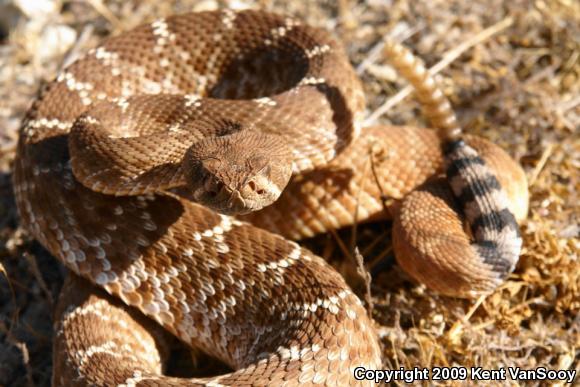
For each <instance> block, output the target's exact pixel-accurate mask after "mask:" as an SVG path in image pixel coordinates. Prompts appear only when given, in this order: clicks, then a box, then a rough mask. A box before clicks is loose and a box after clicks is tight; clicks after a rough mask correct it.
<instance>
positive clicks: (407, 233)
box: [15, 11, 527, 386]
mask: <svg viewBox="0 0 580 387" xmlns="http://www.w3.org/2000/svg"><path fill="white" fill-rule="evenodd" d="M155 94H162V95H160V96H159V95H157V96H155V97H153V96H152V95H155ZM205 97H211V98H209V99H208V98H205ZM363 102H364V98H363V95H362V92H361V89H360V85H359V82H358V80H357V79H356V77H355V76H354V74H353V71H352V69H351V68H350V65H349V64H348V60H347V59H346V57H345V55H344V53H343V51H342V49H341V48H340V46H339V45H338V44H337V43H336V42H335V41H334V40H333V39H332V38H330V37H329V36H328V34H327V33H325V32H323V31H320V30H317V29H314V28H310V27H308V26H303V25H300V23H298V22H296V21H294V20H293V19H289V18H284V17H280V16H276V15H271V14H267V13H263V12H257V11H244V12H239V13H234V12H231V11H225V12H207V13H200V14H189V15H183V16H175V17H172V18H168V19H163V20H158V21H156V22H154V23H152V24H150V25H144V26H142V27H139V28H137V29H135V30H133V31H131V32H128V33H126V34H123V35H121V36H119V37H116V38H112V39H109V40H108V41H107V42H105V43H104V44H103V45H102V46H100V47H99V48H97V49H95V50H92V51H90V52H89V53H88V54H87V55H86V56H84V57H83V58H81V59H80V60H78V61H77V62H75V63H74V64H73V65H72V66H70V67H69V68H67V69H65V70H64V71H63V73H62V74H60V75H59V77H58V78H57V79H56V80H55V81H54V82H52V83H50V84H49V85H48V86H47V87H46V88H45V89H44V90H43V91H42V92H41V95H40V97H39V98H38V100H37V101H36V102H35V103H34V104H33V106H32V108H31V109H30V110H29V113H28V115H27V117H26V119H25V121H24V123H23V125H22V130H21V134H20V142H19V147H18V155H17V160H16V163H15V193H16V198H17V203H18V208H19V211H20V215H21V218H22V221H23V223H24V225H25V226H26V227H27V228H28V229H29V230H30V232H31V233H32V234H33V235H34V237H35V238H36V239H38V241H39V242H40V243H41V244H42V245H43V246H45V247H46V248H47V249H48V250H49V251H50V252H51V253H52V254H53V255H55V256H56V257H58V258H59V259H60V260H61V262H63V263H64V264H65V265H66V266H67V267H68V268H69V269H70V270H71V271H73V272H74V273H75V274H76V275H75V276H70V278H69V279H68V280H67V282H66V283H65V286H64V288H63V295H62V297H61V301H60V303H59V307H58V311H57V317H58V318H57V321H58V322H57V338H56V343H55V350H54V353H55V355H54V363H55V370H54V383H55V384H56V385H87V384H89V385H114V384H118V385H125V386H130V385H181V384H188V385H196V384H199V385H214V386H218V385H236V386H240V385H284V384H286V385H297V384H301V383H303V384H326V385H338V386H343V385H355V384H369V383H370V382H368V381H358V380H356V379H355V378H354V377H353V371H354V369H355V368H356V367H361V366H362V367H365V368H380V366H381V363H380V360H381V357H380V348H379V344H378V340H377V338H376V336H375V333H374V330H373V328H372V324H371V321H370V319H369V317H368V316H367V314H366V312H365V310H364V308H363V307H362V305H361V302H360V301H359V299H358V298H357V296H356V295H354V294H353V293H352V292H351V291H350V290H349V288H348V286H347V285H346V284H345V282H344V280H343V279H342V278H341V276H340V275H339V274H338V273H336V272H335V271H334V270H333V269H332V268H331V267H330V266H329V265H328V264H327V263H325V262H324V261H323V260H322V259H321V258H319V257H316V256H315V255H313V254H312V253H310V252H309V251H308V250H306V249H304V248H301V247H300V246H299V245H298V244H296V243H295V242H291V241H289V240H286V239H284V238H283V237H282V236H278V235H276V234H273V233H271V232H269V231H264V230H262V229H260V228H258V227H255V226H252V225H250V224H249V223H246V222H245V221H242V220H238V219H236V218H232V217H230V216H226V215H221V214H218V213H216V212H214V211H212V210H210V209H208V208H206V207H204V206H202V205H200V204H197V203H194V202H192V200H190V199H189V197H190V196H192V197H193V199H195V200H198V201H202V202H204V203H207V204H208V205H210V206H213V207H214V208H217V209H219V210H221V211H223V212H234V213H235V212H238V213H239V212H247V211H245V210H244V209H242V207H243V206H246V207H247V208H249V210H256V209H258V208H261V207H263V206H265V205H267V204H269V203H270V202H272V201H274V200H275V199H276V198H277V197H278V195H279V194H280V192H279V191H282V189H283V188H284V186H285V184H286V183H287V181H288V179H289V178H290V175H292V174H295V175H296V174H298V173H303V175H302V176H299V177H297V178H295V179H294V181H293V182H292V183H291V184H290V186H289V187H288V188H287V189H286V190H285V191H284V193H283V194H282V195H281V197H280V199H279V200H278V201H276V203H275V204H274V205H273V206H270V207H267V208H265V209H264V210H262V211H259V212H253V213H252V214H250V215H247V218H246V219H248V220H251V221H252V222H254V223H256V224H259V225H262V226H264V227H267V228H270V229H271V230H272V231H275V232H278V233H281V234H283V235H286V236H288V237H293V238H300V237H304V236H309V235H313V234H316V233H319V232H323V231H325V230H327V229H329V228H331V227H340V226H344V225H346V224H349V223H351V222H353V221H354V220H359V221H365V220H376V219H379V218H381V217H384V216H387V215H388V214H385V213H384V211H383V208H382V205H381V201H380V194H381V192H380V191H379V190H378V188H377V185H376V184H374V185H373V183H372V181H371V180H370V179H369V181H367V182H362V180H361V173H362V171H363V170H364V168H362V167H361V166H362V165H363V164H364V163H365V162H368V160H369V154H370V155H373V157H378V169H379V173H378V180H379V183H380V184H379V186H382V189H383V191H384V192H383V193H386V194H388V195H390V196H391V197H394V198H395V199H402V198H403V197H405V195H407V194H408V193H409V192H410V191H411V190H413V189H414V188H415V187H417V186H418V185H421V184H422V183H424V182H425V181H426V180H427V179H429V178H430V177H431V176H433V175H436V174H437V173H440V172H441V170H442V167H443V164H442V160H443V155H442V153H441V147H442V144H441V141H442V140H443V141H444V142H445V141H447V142H446V152H447V159H448V160H451V162H450V163H449V164H448V165H447V172H448V176H449V177H450V178H451V187H452V189H453V191H454V192H455V194H456V195H457V196H459V197H460V199H462V201H463V204H464V208H465V210H466V215H467V220H468V222H469V223H470V224H471V225H472V228H473V230H474V234H475V239H476V241H477V243H476V244H471V243H470V239H469V238H468V237H467V236H466V235H465V233H464V231H463V227H462V223H461V219H460V218H459V217H458V216H457V215H456V212H455V210H454V209H453V205H450V204H448V203H450V202H451V201H452V198H451V196H450V193H449V190H448V189H447V188H445V187H446V186H445V185H441V184H439V185H434V186H433V185H430V186H425V187H424V188H423V189H422V190H419V191H416V192H415V193H413V194H410V195H407V196H406V199H405V200H404V201H403V202H402V203H401V204H400V205H397V206H396V208H393V211H392V212H393V213H395V214H397V216H398V217H397V218H396V222H395V232H396V235H399V236H400V238H399V239H398V241H395V248H396V250H397V258H398V259H399V261H400V263H401V265H402V266H403V267H404V268H406V269H407V270H408V271H410V273H411V274H412V275H413V276H414V277H416V278H418V279H419V280H423V281H425V282H426V283H427V284H428V285H429V286H430V287H432V288H435V289H436V290H439V291H441V292H443V293H446V294H451V295H459V296H472V295H474V294H479V293H482V292H488V291H490V290H492V289H493V288H494V287H495V286H497V285H498V284H499V283H500V282H501V281H502V280H503V279H504V278H505V276H506V275H507V274H508V273H509V272H510V271H511V270H512V269H513V266H514V265H515V261H516V260H517V255H518V252H519V244H518V243H519V242H518V241H519V237H518V236H517V232H516V231H517V230H516V229H517V226H515V223H514V220H513V216H511V212H510V211H508V210H507V209H506V203H504V202H505V198H504V197H503V196H502V195H503V194H502V193H501V192H502V191H501V190H500V188H499V183H498V182H497V180H495V178H493V175H491V174H490V173H489V171H488V170H487V167H485V165H484V164H482V162H481V159H479V157H478V156H477V154H476V153H475V151H473V150H472V149H471V148H469V147H467V146H465V145H464V143H463V142H462V141H461V140H460V139H459V137H458V136H457V135H456V132H454V131H453V130H452V129H453V128H452V127H451V126H449V125H448V126H447V127H445V125H439V126H441V127H444V129H443V130H442V131H440V133H439V135H437V134H435V133H434V132H430V131H426V130H419V129H414V128H388V127H375V128H367V129H364V135H363V136H361V137H360V139H359V140H357V141H355V142H354V143H353V144H352V145H350V146H348V145H349V144H350V143H351V142H352V140H353V139H354V138H355V137H356V136H357V134H358V127H357V120H358V119H359V118H360V115H361V111H362V109H363V107H364V106H363V105H364V103H363ZM432 113H433V112H432ZM435 113H436V112H435ZM435 113H433V114H432V116H436V114H435ZM441 114H442V115H440V117H443V116H444V114H443V113H441ZM441 133H443V135H442V134H441ZM240 138H241V141H240V142H237V141H236V140H239V139H240ZM470 143H471V145H473V146H474V148H476V149H477V150H478V151H479V152H480V154H481V155H482V157H484V158H485V159H486V160H487V163H488V165H489V166H490V167H491V169H492V170H498V169H501V170H502V173H501V174H498V178H499V181H500V182H501V183H502V185H503V186H504V188H505V189H506V191H507V193H508V197H509V198H510V199H511V201H512V203H515V204H512V205H510V208H511V209H512V211H514V212H515V213H516V215H519V216H520V217H521V216H523V215H525V211H526V204H525V203H526V200H527V196H525V195H527V193H526V190H525V178H523V174H522V172H521V170H520V169H519V168H518V167H517V166H516V165H515V163H514V162H513V161H511V160H510V159H509V157H507V155H505V153H503V152H501V151H500V150H498V149H497V148H496V147H494V146H492V145H490V144H488V143H486V142H484V141H482V140H477V139H472V140H471V139H470ZM200 144H202V145H200ZM345 148H346V150H344V149H345ZM207 149H214V151H212V152H214V153H211V152H210V153H207ZM403 149H404V151H402V150H403ZM268 150H269V151H271V153H272V154H274V156H276V157H272V159H276V160H272V161H273V162H277V161H278V159H279V160H280V161H281V164H280V165H281V166H280V167H279V168H278V169H276V168H274V167H270V166H269V165H265V164H263V159H264V157H266V158H267V156H268V153H267V152H268ZM278 150H279V151H278ZM250 151H255V152H257V153H258V156H260V157H257V156H255V153H252V154H251V155H250V156H248V155H246V154H245V152H250ZM272 151H273V152H272ZM204 152H205V153H204ZM220 152H222V153H220ZM237 152H241V153H242V155H241V156H239V155H238V153H237ZM259 152H266V153H264V154H259ZM397 152H401V154H398V153H397ZM337 154H339V156H338V157H336V158H334V157H335V155H337ZM224 155H225V156H224ZM231 155H235V157H233V156H232V157H231V158H230V159H227V160H226V159H220V157H230V156H231ZM238 156H239V157H238ZM277 156H280V157H277ZM333 158H334V159H333ZM331 159H333V160H332V161H330V160H331ZM111 160H113V161H111ZM208 160H209V161H208ZM215 160H219V162H216V161H215ZM240 160H244V161H243V162H242V161H240ZM248 160H249V161H248ZM453 160H455V161H453ZM216 164H218V166H216ZM240 165H241V166H242V167H240ZM235 166H237V167H235ZM244 166H245V167H244ZM234 167H235V168H234ZM238 167H239V168H238ZM232 168H233V169H232ZM236 168H238V169H236ZM192 170H195V171H197V172H195V173H193V172H191V171H192ZM224 170H225V172H224ZM280 171H281V172H280ZM466 171H467V172H466ZM202 172H203V173H202ZM210 172H211V173H214V174H216V175H219V176H217V177H218V178H219V179H221V180H220V181H219V182H216V181H211V180H208V179H210V178H208V173H210ZM240 176H241V177H240ZM462 176H463V177H462ZM465 176H467V177H465ZM482 179H483V180H485V184H483V185H482V184H480V183H479V182H481V181H483V180H482ZM199 180H201V181H202V182H201V183H200V181H199ZM186 184H189V189H188V190H186V191H187V192H186V193H185V194H183V192H182V190H179V191H176V190H174V189H173V188H176V189H177V188H179V187H181V188H183V186H184V185H186ZM468 186H475V190H473V189H472V190H468V189H466V187H468ZM433 187H435V188H433ZM208 193H209V195H207V194H208ZM264 197H265V199H264ZM490 197H491V199H490ZM355 198H356V200H355ZM492 199H493V200H492ZM496 199H497V200H496ZM490 200H491V201H490ZM494 200H495V201H494ZM518 201H519V202H520V203H524V204H523V205H522V204H519V205H518V204H517V202H518ZM252 203H258V204H257V205H254V204H252ZM474 203H475V204H474ZM490 203H491V204H490ZM498 203H499V204H498ZM502 206H503V207H502ZM355 208H357V209H358V210H357V211H358V212H357V213H358V217H357V219H354V218H353V215H352V214H353V213H354V209H355ZM510 216H511V217H510ZM434 224H436V225H437V226H438V227H436V228H437V229H438V230H436V231H437V232H433V225H434ZM439 228H441V229H442V230H439ZM441 235H443V236H441ZM506 246H507V247H506ZM441 257H443V258H441ZM457 257H459V258H457ZM425 259H431V260H432V261H431V262H430V263H427V264H426V263H425V261H424V260H425ZM81 277H82V278H84V279H81ZM87 280H88V281H87ZM97 287H100V288H102V289H105V290H106V292H104V291H102V290H99V289H98V288H97ZM111 295H113V296H115V297H117V298H118V299H120V300H122V302H121V301H119V300H116V299H115V298H113V297H111ZM125 305H129V306H132V307H135V308H136V309H135V310H133V309H131V308H127V307H126V306H125ZM137 310H138V311H137ZM139 311H140V312H139ZM140 313H143V314H144V315H146V316H148V317H149V318H152V319H153V320H155V321H156V322H157V323H159V324H160V325H161V326H163V327H164V328H165V329H166V330H168V331H169V332H171V333H172V334H173V335H175V336H177V337H178V338H179V339H181V340H182V341H184V342H186V343H188V344H191V345H192V346H195V347H199V348H201V349H202V350H203V351H205V352H207V353H209V354H211V355H213V356H215V357H217V358H219V359H221V360H223V361H224V362H225V363H227V364H228V365H230V366H231V367H232V368H233V369H234V370H235V371H233V372H231V373H229V374H226V375H222V376H219V377H216V378H199V379H188V380H185V379H179V378H171V377H166V376H163V375H162V371H163V369H162V367H163V366H162V364H163V359H164V357H165V356H166V352H167V351H166V348H165V347H164V344H163V343H162V341H161V335H160V334H159V332H158V327H156V326H155V324H154V323H152V322H151V321H149V320H147V319H146V318H144V317H143V316H142V315H141V314H140Z"/></svg>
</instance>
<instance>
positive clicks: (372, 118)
mask: <svg viewBox="0 0 580 387" xmlns="http://www.w3.org/2000/svg"><path fill="white" fill-rule="evenodd" d="M248 6H249V7H261V8H264V9H269V10H274V11H278V12H286V13H289V14H292V15H294V16H296V17H298V18H301V19H303V20H305V21H307V22H309V23H311V24H315V25H318V26H322V27H325V28H330V29H332V30H333V31H335V33H336V34H337V35H338V36H339V37H340V38H341V39H342V41H343V42H344V44H345V45H346V47H347V51H348V53H349V55H350V58H351V60H352V62H353V64H354V66H355V67H356V68H357V71H358V72H359V74H360V76H361V78H362V79H363V82H364V86H365V90H366V94H367V98H368V109H369V114H368V117H369V119H368V120H367V121H368V123H370V122H390V123H393V124H406V125H422V126H424V125H425V123H424V122H423V120H422V117H421V115H420V110H419V105H418V103H417V102H415V101H414V100H413V99H412V98H409V97H408V98H406V99H403V98H401V96H402V94H400V93H399V91H400V90H402V89H403V88H404V87H405V86H406V84H405V83H404V82H403V81H402V80H401V79H400V77H398V76H397V74H396V73H395V72H394V70H393V69H392V68H391V67H389V66H388V62H387V61H386V60H385V58H382V57H381V50H380V48H381V42H382V39H383V38H384V37H385V36H389V37H396V38H398V39H400V40H404V42H405V44H406V45H408V46H409V47H411V48H412V50H413V51H414V52H415V53H416V54H417V55H419V56H420V57H421V58H423V59H424V60H425V62H426V63H427V65H428V66H429V67H432V66H438V67H439V70H440V72H439V74H440V75H439V80H440V82H441V84H442V87H443V89H444V91H445V93H446V94H447V95H448V96H449V98H450V99H451V101H452V103H453V106H454V108H455V109H456V112H457V114H458V116H459V120H460V123H461V124H462V125H463V127H464V128H465V131H466V132H469V133H475V134H478V135H481V136H483V137H486V138H488V139H491V140H492V141H494V142H496V143H498V144H499V145H501V146H502V147H504V148H505V149H506V150H507V151H508V152H509V153H510V154H511V155H512V156H513V157H514V158H515V159H516V160H518V161H519V162H520V163H521V164H522V165H523V167H524V168H525V170H526V173H527V176H528V180H529V188H530V212H529V217H528V219H527V221H526V222H525V223H524V224H523V226H522V232H523V236H524V252H523V256H522V257H521V260H520V263H519V264H518V266H517V269H516V271H515V273H514V274H513V275H512V276H511V277H510V279H509V281H508V282H506V283H505V284H504V285H503V286H502V287H501V288H500V289H498V290H497V291H496V292H495V293H493V294H492V295H491V296H489V297H487V298H485V299H480V300H477V301H475V302H474V301H465V300H456V299H449V298H444V297H439V296H437V295H436V294H433V293H432V292H430V291H428V290H426V289H425V288H424V287H422V286H421V285H417V284H416V283H414V282H412V281H411V280H410V279H409V278H408V277H406V276H405V274H404V273H403V272H402V271H401V270H400V269H399V268H398V267H397V266H396V265H393V264H392V257H391V250H390V240H389V239H390V238H389V235H390V233H389V231H390V225H388V224H379V225H370V226H360V227H358V228H357V229H356V230H343V231H340V232H338V233H335V234H333V235H329V236H325V237H320V238H317V239H315V240H312V241H308V242H307V244H308V246H309V247H310V248H312V249H313V250H314V251H315V252H317V253H318V254H320V255H323V256H325V257H328V258H329V260H330V261H331V262H332V263H333V265H335V266H336V267H337V269H339V270H341V271H342V272H343V273H344V274H345V276H346V277H347V279H348V280H349V282H350V283H351V285H352V286H353V287H354V288H355V289H356V290H357V291H358V292H359V294H360V295H361V297H362V298H365V293H366V292H365V286H364V284H363V281H361V280H360V276H359V275H357V274H356V264H355V262H356V261H355V258H354V257H355V254H354V251H355V247H356V246H358V247H359V249H360V251H361V253H362V255H363V256H364V257H365V260H366V265H367V267H369V268H370V270H371V272H372V273H373V282H372V285H371V287H370V292H371V294H372V295H371V296H370V298H369V296H368V295H367V297H366V299H367V300H369V301H372V304H373V305H374V306H373V308H372V314H373V317H374V319H375V320H376V323H377V329H378V331H379V333H380V336H381V340H382V343H383V345H384V359H385V360H384V362H385V364H384V366H385V367H389V368H398V367H406V368H408V367H432V366H452V365H461V366H472V365H476V366H481V367H485V368H489V369H497V368H498V367H501V366H520V367H524V368H534V367H536V366H546V367H549V368H554V369H576V370H578V371H579V372H580V365H579V363H580V317H579V315H580V257H579V251H580V242H579V239H578V237H579V226H578V224H579V222H580V219H579V218H580V211H579V207H578V200H579V196H578V194H579V189H580V177H579V176H580V173H579V169H580V135H579V128H580V16H579V15H580V5H579V3H577V2H574V1H567V0H560V1H555V0H554V1H543V0H538V1H514V2H503V1H499V0H491V1H487V2H472V1H467V0H455V1H443V0H435V1H429V2H413V1H409V0H402V1H393V0H367V1H357V2H355V1H349V0H341V1H337V2H326V1H311V2H304V1H298V0H296V1H269V0H261V1H251V0H248V1H243V0H238V1H236V0H232V1H214V0H202V1H154V0H145V1H125V2H113V1H111V2H109V1H104V2H101V1H100V0H90V1H86V2H72V1H50V0H42V1H40V0H39V1H36V2H26V1H16V0H14V1H13V2H10V1H8V2H3V3H2V4H0V8H1V9H0V15H2V16H1V17H0V85H1V86H0V259H1V261H0V385H10V386H18V385H49V383H50V369H51V352H52V351H51V338H52V335H53V332H52V324H51V322H50V318H49V316H50V315H51V312H52V308H53V304H54V300H55V299H56V297H57V294H58V290H59V288H60V285H61V282H62V276H63V270H62V268H61V267H60V265H59V264H57V263H56V262H55V261H54V259H52V258H51V257H50V256H48V253H47V252H46V251H45V250H43V249H42V248H41V247H40V246H39V245H38V244H37V243H36V242H34V241H32V240H31V238H30V236H28V235H27V234H26V233H25V232H23V230H21V229H20V228H19V224H18V219H17V214H16V209H15V205H14V198H13V194H12V187H11V172H10V167H11V162H12V161H13V159H14V152H15V145H16V139H17V129H18V125H19V122H20V119H21V118H22V116H23V115H24V113H25V111H26V109H27V107H28V105H29V103H30V102H31V100H32V99H33V98H34V95H35V93H36V91H37V89H38V87H39V85H40V84H41V83H42V82H45V81H48V80H50V79H51V78H53V77H54V75H55V74H56V72H57V71H58V69H60V68H61V67H62V66H63V63H66V62H67V61H70V60H71V59H73V58H74V57H75V56H77V55H78V54H79V53H82V52H84V51H85V50H87V49H88V48H89V47H92V46H94V45H95V44H96V43H97V42H98V41H99V40H100V39H102V38H103V37H104V36H107V35H109V34H111V33H117V32H119V31H121V30H124V29H127V28H130V27H133V26H135V25H137V24H139V23H140V22H143V21H148V20H152V19H154V18H156V17H160V16H166V15H169V14H172V13H177V12H184V11H188V10H192V9H194V10H202V9H213V8H216V7H233V8H236V7H248ZM440 61H442V63H441V64H440V65H437V64H438V63H439V62H440ZM397 93H399V94H397ZM381 113H382V114H381ZM345 256H346V257H347V258H345ZM349 258H352V259H349ZM351 274H352V275H351ZM535 384H537V385H539V384H540V383H539V382H535Z"/></svg>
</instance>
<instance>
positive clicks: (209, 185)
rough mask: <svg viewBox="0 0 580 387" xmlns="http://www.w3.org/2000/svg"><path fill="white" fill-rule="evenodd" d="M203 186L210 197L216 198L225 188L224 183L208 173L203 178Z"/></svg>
mask: <svg viewBox="0 0 580 387" xmlns="http://www.w3.org/2000/svg"><path fill="white" fill-rule="evenodd" d="M203 187H204V189H205V192H206V195H207V196H208V197H210V198H216V197H217V196H218V194H219V192H220V191H221V190H222V188H223V183H222V182H221V181H216V180H215V179H214V178H213V176H211V175H206V176H205V177H204V179H203Z"/></svg>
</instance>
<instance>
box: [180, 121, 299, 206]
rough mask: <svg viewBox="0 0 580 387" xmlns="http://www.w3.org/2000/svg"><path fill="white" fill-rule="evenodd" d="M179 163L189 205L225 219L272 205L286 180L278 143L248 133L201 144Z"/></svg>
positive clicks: (288, 167)
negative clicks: (189, 193) (190, 198)
mask: <svg viewBox="0 0 580 387" xmlns="http://www.w3.org/2000/svg"><path fill="white" fill-rule="evenodd" d="M183 163H184V164H183V170H184V171H185V176H186V180H187V184H188V186H189V187H190V189H191V190H192V194H193V198H194V200H196V201H197V202H198V203H200V204H203V205H205V206H207V207H210V208H211V209H213V210H215V211H218V212H221V213H223V214H230V215H237V214H240V215H241V214H247V213H249V212H253V211H257V210H260V209H262V208H264V207H266V206H268V205H270V204H272V203H273V202H274V201H276V200H277V199H278V197H279V196H280V194H281V193H282V190H283V189H284V187H286V185H287V184H288V181H289V180H290V177H291V175H292V156H291V152H290V149H289V148H288V146H287V145H286V144H285V143H284V140H283V139H282V138H281V137H279V136H275V135H268V134H264V133H261V132H255V131H249V130H242V131H239V132H236V133H233V134H228V135H225V136H221V137H209V138H205V139H203V140H201V141H199V142H197V143H195V144H193V145H192V146H191V147H190V148H189V149H188V151H187V153H186V155H185V158H184V161H183Z"/></svg>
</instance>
